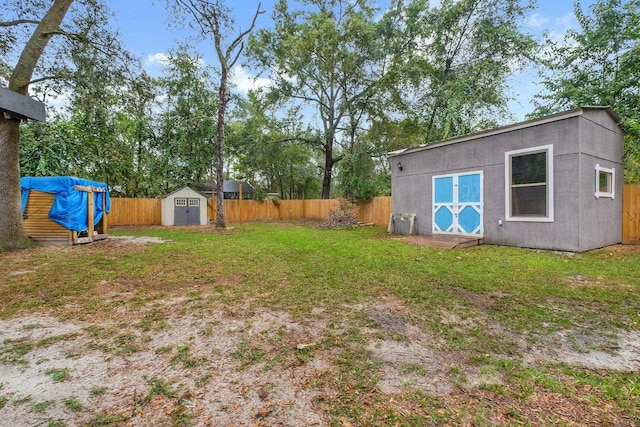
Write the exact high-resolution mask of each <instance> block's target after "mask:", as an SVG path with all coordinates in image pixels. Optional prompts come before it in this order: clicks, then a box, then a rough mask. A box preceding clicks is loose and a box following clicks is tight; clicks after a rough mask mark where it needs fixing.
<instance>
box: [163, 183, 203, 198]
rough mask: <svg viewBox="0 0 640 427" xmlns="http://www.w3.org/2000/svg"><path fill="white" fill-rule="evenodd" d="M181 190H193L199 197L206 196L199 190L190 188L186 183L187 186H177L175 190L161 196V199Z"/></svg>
mask: <svg viewBox="0 0 640 427" xmlns="http://www.w3.org/2000/svg"><path fill="white" fill-rule="evenodd" d="M182 190H189V191H193V192H194V193H196V194H198V195H199V196H200V197H204V198H205V199H206V198H207V196H205V195H204V194H202V193H201V192H199V191H197V190H194V189H193V188H191V187H189V186H188V185H187V186H185V187H182V188H178V189H176V190H173V191H172V192H171V193H169V194H167V195H165V196H164V197H163V199H166V198H167V197H170V196H172V195H174V194H176V193H177V192H178V191H182Z"/></svg>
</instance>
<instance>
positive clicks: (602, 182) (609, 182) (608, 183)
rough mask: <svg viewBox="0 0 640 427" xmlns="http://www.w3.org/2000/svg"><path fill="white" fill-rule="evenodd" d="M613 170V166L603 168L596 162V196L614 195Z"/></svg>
mask: <svg viewBox="0 0 640 427" xmlns="http://www.w3.org/2000/svg"><path fill="white" fill-rule="evenodd" d="M615 172H616V170H615V169H614V168H611V169H609V168H603V167H602V166H600V165H599V164H596V198H600V197H610V198H612V199H613V198H614V196H615Z"/></svg>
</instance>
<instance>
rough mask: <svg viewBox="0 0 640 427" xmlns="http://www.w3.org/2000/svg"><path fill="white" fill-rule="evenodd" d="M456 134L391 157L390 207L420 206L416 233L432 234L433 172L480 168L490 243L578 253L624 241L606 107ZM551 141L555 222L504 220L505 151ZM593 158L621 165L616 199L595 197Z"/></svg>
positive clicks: (614, 131)
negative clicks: (462, 137)
mask: <svg viewBox="0 0 640 427" xmlns="http://www.w3.org/2000/svg"><path fill="white" fill-rule="evenodd" d="M586 113H588V114H586ZM455 141H456V140H454V142H453V143H447V144H438V145H436V146H434V147H433V148H432V147H425V148H423V149H417V150H415V151H409V152H407V153H400V154H397V155H394V156H393V157H392V158H391V162H392V164H391V165H392V191H391V194H392V209H393V211H394V212H396V213H399V212H415V213H416V214H417V218H418V233H419V234H429V233H431V225H432V178H433V176H435V175H445V174H453V173H461V172H469V171H482V172H483V174H484V194H483V200H484V206H483V226H484V241H485V242H486V243H491V244H499V245H509V246H520V247H530V248H541V249H554V250H567V251H576V252H579V251H585V250H589V249H593V248H597V247H602V246H606V245H609V244H614V243H618V242H620V241H621V239H622V203H621V199H622V185H623V176H622V149H623V144H622V136H621V131H620V129H619V128H618V127H617V125H616V123H615V121H614V120H613V118H612V117H611V115H610V114H609V113H608V112H607V111H606V110H604V109H597V110H585V111H584V115H578V114H574V115H572V116H569V117H561V118H559V119H558V120H555V121H547V122H541V123H540V124H536V123H535V122H533V123H532V124H531V125H527V126H523V127H520V128H515V129H513V130H509V129H507V130H505V131H503V132H498V133H494V134H489V135H482V134H480V135H479V136H478V137H477V138H473V139H465V140H462V141H460V142H455ZM548 144H552V145H553V150H554V157H553V171H554V181H553V184H554V185H553V195H552V196H553V199H554V221H553V222H526V221H506V220H505V214H506V212H505V176H504V174H505V164H504V163H505V152H507V151H512V150H518V149H523V148H533V147H537V146H542V145H548ZM398 162H401V163H402V166H403V170H402V171H400V170H399V169H398V168H397V163H398ZM596 163H599V164H600V165H601V166H604V167H609V168H610V167H615V169H616V177H615V179H616V182H615V184H616V198H615V199H613V200H611V199H604V198H600V199H596V198H595V195H594V193H595V164H596ZM618 195H619V196H618ZM499 221H502V225H499Z"/></svg>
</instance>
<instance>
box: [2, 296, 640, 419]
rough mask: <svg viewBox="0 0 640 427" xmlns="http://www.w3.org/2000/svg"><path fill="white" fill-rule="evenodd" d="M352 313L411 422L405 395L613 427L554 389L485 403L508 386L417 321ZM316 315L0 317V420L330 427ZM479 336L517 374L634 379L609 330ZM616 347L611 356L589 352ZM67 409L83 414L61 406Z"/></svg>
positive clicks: (382, 309)
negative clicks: (552, 367)
mask: <svg viewBox="0 0 640 427" xmlns="http://www.w3.org/2000/svg"><path fill="white" fill-rule="evenodd" d="M104 288H105V289H104V290H105V292H104V295H105V297H107V298H116V299H122V298H125V299H126V295H123V293H122V292H124V293H125V294H126V292H125V291H126V289H124V288H123V289H117V290H111V292H112V293H109V292H108V288H109V284H108V283H105V284H104ZM463 296H465V295H463ZM494 297H495V298H500V297H501V295H494V296H491V297H490V298H489V299H488V300H485V299H480V300H478V299H476V298H474V297H473V296H472V295H466V296H465V298H466V299H468V300H470V301H472V302H474V303H475V304H479V305H480V306H486V305H487V304H491V300H492V299H494ZM191 303H193V304H196V303H197V304H200V306H197V307H198V308H195V307H196V306H195V305H194V306H191V305H190V304H191ZM348 309H349V311H350V312H358V313H362V315H363V316H364V319H365V320H366V324H367V326H366V327H364V328H363V329H362V333H363V335H364V336H365V337H366V338H367V342H366V344H364V349H365V350H366V351H368V352H370V355H371V358H372V359H373V361H374V362H376V365H377V366H378V369H379V372H378V375H379V377H380V380H379V381H378V384H377V388H376V390H377V391H376V392H379V393H381V394H383V395H385V396H386V397H388V398H389V402H395V403H390V405H396V406H395V408H396V409H398V410H415V411H417V412H416V413H420V410H421V409H420V408H412V407H410V406H404V405H410V403H408V401H406V400H403V398H402V396H403V395H404V393H406V392H410V391H412V390H420V391H421V392H422V393H426V394H427V395H429V396H435V398H436V399H438V400H439V401H441V402H442V404H443V405H444V406H443V411H449V412H454V413H455V411H457V410H458V409H459V410H460V411H462V415H461V420H462V421H461V423H462V424H471V423H473V419H472V418H469V417H473V414H471V415H468V414H467V413H466V412H465V411H467V412H468V411H469V408H475V409H474V410H476V411H478V413H480V414H482V417H483V419H485V420H488V421H489V422H491V423H493V424H496V425H507V424H509V423H510V422H515V423H516V424H517V422H518V420H522V419H526V420H528V421H530V422H532V423H533V424H547V423H549V422H551V423H553V422H557V423H560V424H564V425H576V426H577V425H581V424H580V423H581V422H583V424H582V425H591V424H593V425H597V423H598V421H602V420H603V419H606V420H607V422H609V421H613V425H615V420H614V419H613V418H612V417H615V416H617V415H612V416H609V415H606V416H605V415H601V414H600V412H603V411H604V412H603V413H606V411H605V410H604V409H602V408H590V407H589V406H588V405H585V404H584V402H582V401H579V398H567V397H564V396H562V395H560V394H557V393H553V392H551V391H549V390H545V389H540V390H539V391H536V392H535V393H532V394H531V396H529V397H526V398H525V399H524V400H519V399H517V398H515V397H514V396H512V395H510V394H509V393H506V394H500V393H494V392H491V391H490V390H491V389H492V387H501V386H505V384H504V378H503V376H502V373H501V372H497V371H495V370H491V369H487V367H486V366H483V365H482V363H478V362H473V361H471V360H469V356H468V354H469V353H468V352H466V351H453V350H450V349H447V347H446V346H445V345H443V342H442V341H439V338H437V337H435V336H434V335H433V334H432V333H431V332H429V331H425V330H424V329H422V328H421V327H419V326H418V325H417V324H416V322H415V319H413V318H411V310H410V309H409V308H408V307H407V306H406V305H405V304H404V303H403V302H402V301H401V300H399V299H397V298H394V297H389V296H381V297H380V298H379V300H378V302H377V303H376V304H360V305H357V306H349V307H348ZM315 315H316V316H317V317H310V318H308V319H305V320H294V319H292V318H291V316H290V315H289V314H288V313H286V312H277V311H269V310H264V309H259V310H256V311H255V312H253V311H250V310H249V309H248V308H247V307H234V308H233V310H231V309H229V308H228V307H226V308H225V307H218V306H208V305H207V303H206V299H204V300H199V301H190V300H189V297H187V296H179V297H171V298H169V297H167V298H166V299H165V300H164V301H163V302H161V303H158V302H157V301H156V302H154V303H150V304H148V305H143V306H133V305H129V304H123V305H122V307H121V308H118V309H116V310H115V311H114V312H113V313H112V316H111V317H106V316H105V317H104V318H95V319H91V320H90V321H84V322H82V321H78V320H75V321H72V320H69V321H61V320H58V319H55V318H53V317H48V316H45V315H40V316H36V315H30V316H25V317H18V318H14V319H9V320H0V330H1V331H3V340H4V341H3V342H2V343H0V402H2V403H3V404H4V406H2V404H0V419H1V420H2V423H3V425H11V426H16V427H20V426H33V425H46V424H47V423H48V422H49V421H50V420H63V421H64V422H65V423H67V425H86V424H88V423H91V422H92V421H95V420H100V421H101V422H103V425H121V426H125V425H126V426H156V425H171V424H173V423H175V422H176V420H190V421H191V422H192V423H193V425H195V426H214V425H215V426H243V425H244V426H249V425H251V426H253V425H264V426H272V425H286V426H296V425H300V426H314V425H317V426H324V425H327V424H329V420H328V418H327V416H328V415H327V414H326V413H324V412H323V410H322V406H321V401H322V396H323V393H324V392H326V390H320V389H318V388H316V387H315V386H313V384H314V382H315V381H316V379H317V378H318V377H321V376H323V375H326V374H327V373H330V372H332V371H333V370H334V369H335V366H334V364H333V363H334V361H335V360H336V357H337V356H338V354H336V349H333V348H327V347H325V346H324V345H323V344H322V342H323V339H324V338H325V337H326V336H327V334H335V333H336V329H335V328H336V326H337V327H340V325H333V326H332V327H331V328H332V329H331V332H328V329H329V327H328V326H327V325H328V324H329V323H330V322H329V321H328V320H326V319H324V317H323V316H324V315H325V313H324V311H323V310H322V309H318V310H317V311H316V313H315ZM476 321H478V322H486V319H485V320H482V319H480V320H476ZM440 322H441V323H442V325H443V326H445V325H446V326H447V327H451V325H454V326H456V327H459V328H461V329H468V328H472V327H477V326H478V324H475V323H468V322H469V320H468V319H461V318H460V317H458V316H456V315H455V314H451V313H446V312H442V313H440ZM486 326H487V327H488V328H489V331H490V333H491V334H492V335H496V336H503V337H504V338H505V340H507V339H508V340H510V341H514V342H517V343H518V345H519V346H520V352H521V353H519V354H518V355H517V356H511V357H517V358H518V359H519V360H522V361H524V363H530V364H544V363H547V362H549V361H555V362H564V363H567V364H570V365H578V366H584V367H587V368H591V369H609V370H621V371H637V370H639V369H640V332H639V331H631V332H621V333H618V334H615V333H612V334H611V335H612V336H611V337H607V338H606V339H604V338H601V339H600V341H598V338H597V337H595V336H590V335H585V334H584V333H583V335H578V334H577V333H575V332H572V331H564V332H562V333H558V334H556V335H555V336H552V337H537V339H534V340H530V339H529V340H528V338H531V337H527V336H519V337H517V336H514V334H513V333H509V332H507V331H505V330H504V329H502V328H500V327H499V326H496V325H486ZM532 342H533V344H531V343H532ZM611 342H615V346H611V345H610V344H608V345H610V347H607V348H598V347H602V345H604V344H603V343H611ZM495 356H497V357H505V356H504V355H495ZM63 370H66V376H65V377H64V378H62V379H61V380H60V379H59V378H58V380H56V378H54V375H53V373H54V372H61V371H63ZM585 395H588V393H586V394H585ZM71 398H73V399H75V401H77V402H79V404H80V405H81V407H77V406H76V407H74V406H73V405H70V404H69V403H68V402H70V401H73V400H70V399H71ZM65 401H66V402H67V403H65ZM45 403H46V404H45ZM478 405H480V406H482V405H486V407H478ZM42 406H44V409H42ZM403 406H404V407H403ZM38 408H40V409H38ZM408 408H410V409H408ZM601 409H602V410H601ZM599 411H600V412H599ZM478 413H476V414H475V415H476V416H477V415H478ZM550 414H551V415H550ZM599 414H600V415H599ZM97 417H101V418H97ZM550 417H552V418H550ZM602 417H604V418H602ZM105 420H106V421H105ZM581 420H582V421H581ZM624 421H626V420H622V421H621V424H620V425H624Z"/></svg>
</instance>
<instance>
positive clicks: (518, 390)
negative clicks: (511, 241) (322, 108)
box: [0, 223, 640, 426]
mask: <svg viewBox="0 0 640 427" xmlns="http://www.w3.org/2000/svg"><path fill="white" fill-rule="evenodd" d="M109 234H110V237H109V239H108V240H106V241H101V242H98V243H94V244H90V245H84V246H74V247H44V248H34V249H28V250H24V251H18V252H10V253H0V277H2V282H1V283H0V330H1V331H2V341H1V342H0V420H2V423H3V425H11V426H36V425H38V426H40V425H42V426H76V425H89V426H107V425H109V426H111V425H115V426H158V425H174V426H187V425H195V426H231V425H233V426H242V425H246V426H249V425H251V426H252V425H264V426H273V425H285V426H295V425H300V426H308V425H317V426H365V425H381V426H396V425H400V426H403V425H412V426H413V425H416V426H419V425H443V426H444V425H476V426H493V425H498V426H506V425H514V426H515V425H536V426H538V425H550V426H551V425H563V426H574V425H575V426H577V425H606V426H629V425H640V375H639V372H640V280H639V279H638V277H640V247H638V246H615V247H608V248H605V249H600V250H596V251H592V252H588V253H583V254H572V253H559V252H549V251H536V250H527V249H517V248H507V247H496V246H489V245H483V246H476V247H473V248H468V249H464V250H443V249H436V248H427V247H419V246H414V245H411V244H408V243H407V242H405V241H403V240H402V239H400V238H397V237H389V236H387V235H386V232H385V230H383V229H382V228H358V229H351V230H328V229H322V228H319V227H317V226H316V225H315V224H313V223H251V224H244V225H242V226H236V228H234V229H233V230H227V231H224V232H218V231H216V230H215V229H213V228H210V227H184V228H173V227H147V228H128V227H127V228H118V229H112V230H111V231H110V233H109Z"/></svg>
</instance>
